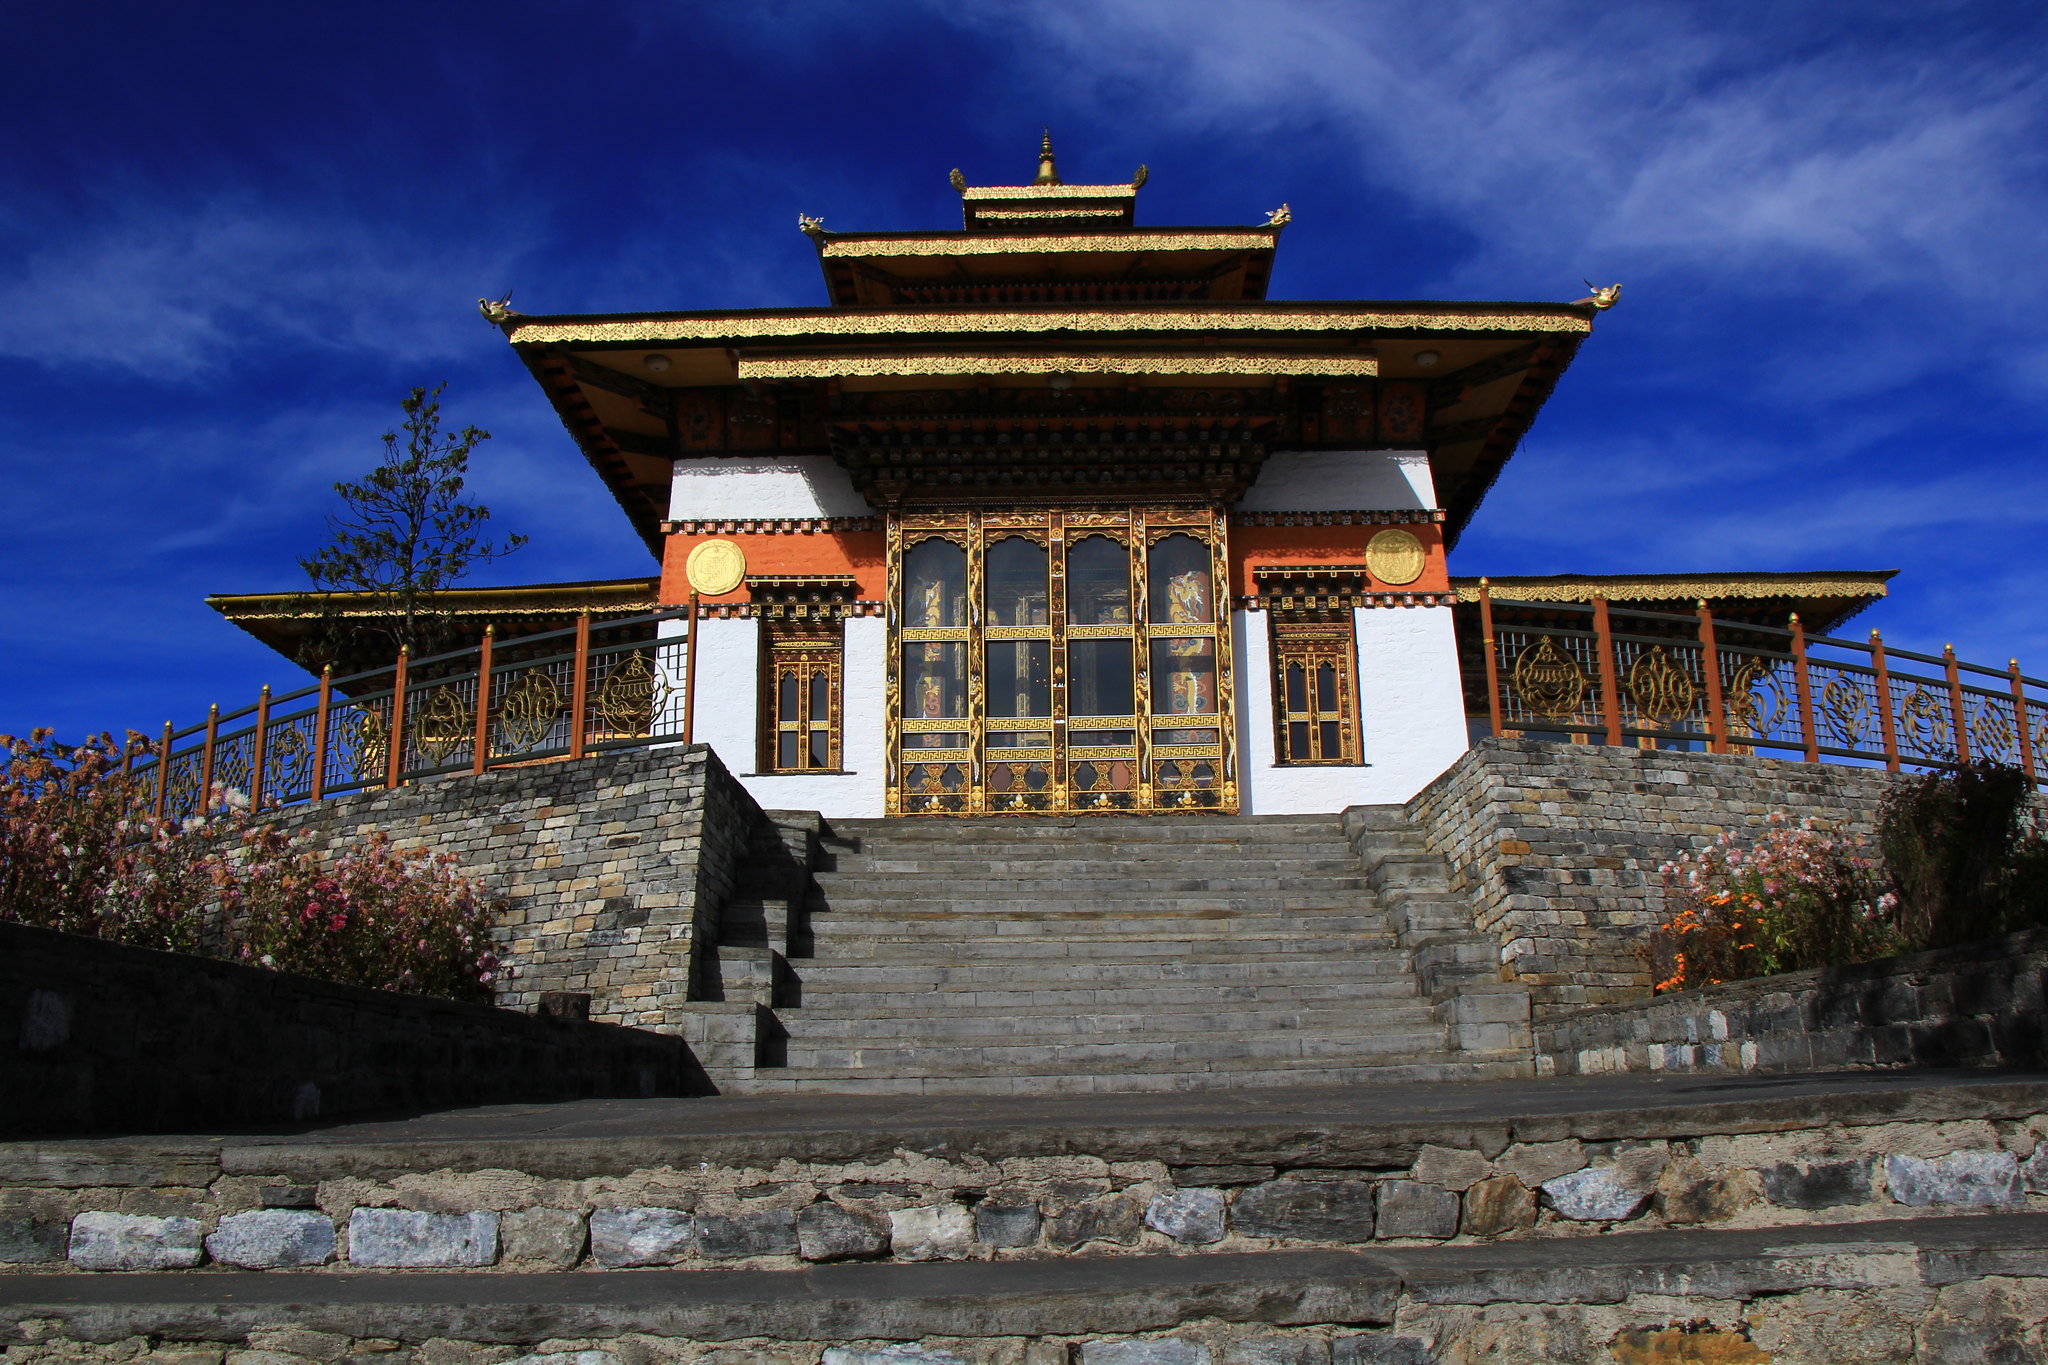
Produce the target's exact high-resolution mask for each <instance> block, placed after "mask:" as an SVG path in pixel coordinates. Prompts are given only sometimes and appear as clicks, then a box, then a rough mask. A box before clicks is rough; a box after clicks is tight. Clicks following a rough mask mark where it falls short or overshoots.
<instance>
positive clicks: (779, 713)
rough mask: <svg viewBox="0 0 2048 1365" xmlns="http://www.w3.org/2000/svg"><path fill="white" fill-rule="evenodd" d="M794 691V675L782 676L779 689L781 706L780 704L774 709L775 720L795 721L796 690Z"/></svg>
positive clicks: (795, 682)
mask: <svg viewBox="0 0 2048 1365" xmlns="http://www.w3.org/2000/svg"><path fill="white" fill-rule="evenodd" d="M796 689H797V681H796V674H794V673H784V674H783V675H782V686H781V688H780V692H781V704H780V705H779V706H777V707H776V715H775V718H776V719H777V720H795V719H796V718H797V709H796V703H797V690H796Z"/></svg>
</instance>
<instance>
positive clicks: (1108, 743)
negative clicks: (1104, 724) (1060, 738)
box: [1067, 730, 1137, 749]
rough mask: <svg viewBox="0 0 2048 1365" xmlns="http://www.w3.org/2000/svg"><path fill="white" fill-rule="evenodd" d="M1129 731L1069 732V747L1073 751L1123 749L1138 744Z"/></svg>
mask: <svg viewBox="0 0 2048 1365" xmlns="http://www.w3.org/2000/svg"><path fill="white" fill-rule="evenodd" d="M1132 734H1133V732H1132V731H1129V730H1069V731H1067V747H1069V748H1072V749H1121V748H1124V747H1126V746H1128V745H1132V744H1135V743H1137V740H1136V739H1134V738H1133V737H1132Z"/></svg>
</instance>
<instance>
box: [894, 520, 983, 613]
mask: <svg viewBox="0 0 2048 1365" xmlns="http://www.w3.org/2000/svg"><path fill="white" fill-rule="evenodd" d="M903 580H904V583H903V624H904V625H905V626H908V627H913V628H915V627H932V626H964V625H966V624H967V610H966V603H967V551H965V550H963V549H961V548H960V547H959V546H958V545H955V544H954V543H953V542H952V541H950V540H923V541H919V542H918V543H917V544H915V545H913V546H911V547H910V553H909V554H907V555H905V556H904V557H903Z"/></svg>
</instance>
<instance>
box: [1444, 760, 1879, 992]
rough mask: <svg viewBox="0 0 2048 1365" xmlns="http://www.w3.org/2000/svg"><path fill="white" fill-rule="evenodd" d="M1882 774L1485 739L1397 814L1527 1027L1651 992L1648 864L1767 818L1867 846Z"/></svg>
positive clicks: (1654, 886) (1658, 911) (1659, 898)
mask: <svg viewBox="0 0 2048 1365" xmlns="http://www.w3.org/2000/svg"><path fill="white" fill-rule="evenodd" d="M1893 780H1895V779H1893V778H1891V777H1890V776H1889V775H1888V774H1886V773H1884V772H1881V771H1877V770H1873V769H1868V768H1849V767H1841V766H1837V765H1829V764H1814V763H1796V762H1784V761H1780V760H1776V759H1764V758H1750V757H1744V756H1739V755H1718V754H1702V753H1678V752H1672V751H1668V750H1651V749H1634V748H1616V747H1610V746H1607V745H1597V744H1551V743H1544V742H1542V741H1538V740H1527V739H1487V740H1482V741H1480V742H1479V743H1478V744H1476V745H1474V746H1473V748H1472V749H1471V750H1469V751H1468V752H1467V753H1466V754H1465V755H1464V756H1463V757H1462V758H1460V759H1459V760H1458V761H1457V762H1456V763H1455V764H1453V765H1452V766H1451V767H1450V768H1449V769H1448V770H1446V771H1445V772H1444V774H1443V775H1442V776H1441V777H1439V778H1437V780H1436V781H1435V782H1432V783H1431V784H1430V785H1429V786H1428V787H1426V788H1425V789H1423V791H1422V792H1420V793H1419V794H1418V795H1416V796H1415V798H1414V799H1413V800H1411V801H1410V802H1409V803H1408V814H1409V817H1410V819H1412V820H1413V821H1414V822H1415V823H1416V825H1417V826H1418V827H1419V828H1421V829H1422V831H1423V833H1424V837H1425V839H1426V840H1427V842H1428V844H1429V847H1430V848H1432V849H1433V850H1435V851H1436V852H1438V853H1440V854H1442V855H1443V857H1444V859H1445V861H1446V862H1447V863H1449V865H1450V868H1451V885H1452V889H1453V890H1456V891H1462V892H1464V893H1465V894H1467V895H1470V896H1471V897H1472V898H1473V901H1474V903H1475V908H1476V910H1477V921H1478V927H1479V928H1480V929H1481V930H1482V931H1483V932H1488V933H1491V934H1493V935H1495V936H1496V937H1497V939H1498V940H1499V943H1500V953H1501V959H1500V960H1501V965H1502V969H1503V973H1504V975H1506V976H1507V977H1509V979H1514V980H1519V981H1520V982H1522V983H1523V984H1524V985H1526V986H1527V987H1528V988H1529V991H1530V996H1531V1001H1532V1006H1533V1008H1534V1011H1535V1013H1536V1015H1537V1017H1539V1018H1541V1017H1543V1016H1545V1015H1547V1014H1552V1013H1556V1012H1557V1011H1560V1010H1570V1009H1576V1008H1582V1007H1585V1006H1590V1005H1605V1004H1612V1003H1615V1002H1618V1001H1624V1000H1631V999H1637V998H1640V997H1641V996H1644V995H1646V994H1648V990H1649V984H1650V982H1649V973H1648V972H1647V970H1646V969H1645V968H1644V966H1643V963H1642V961H1641V959H1640V958H1639V956H1638V955H1637V944H1638V943H1639V942H1640V940H1641V936H1642V935H1643V933H1644V932H1645V931H1646V930H1647V928H1648V927H1649V926H1650V925H1651V924H1653V923H1654V922H1656V921H1657V920H1658V919H1660V918H1661V917H1662V915H1663V912H1664V892H1663V884H1662V879H1661V877H1660V875H1659V873H1658V868H1659V867H1660V866H1661V865H1662V864H1663V863H1665V862H1666V861H1668V860H1669V859H1671V858H1672V857H1674V856H1676V855H1677V854H1679V853H1680V852H1683V851H1684V850H1686V849H1689V848H1696V847H1701V846H1703V845H1705V844H1706V843H1708V842H1709V841H1711V840H1712V839H1713V838H1714V836H1715V835H1717V834H1719V833H1721V832H1722V831H1723V830H1730V829H1753V828H1755V827H1757V826H1760V825H1761V824H1762V823H1763V822H1764V820H1765V819H1766V817H1768V816H1769V815H1770V813H1771V812H1773V811H1782V812H1784V813H1785V814H1787V815H1789V816H1793V817H1802V816H1812V817H1813V818H1814V819H1815V821H1816V822H1817V823H1820V824H1822V825H1825V826H1827V827H1829V828H1834V829H1840V830H1844V831H1847V832H1849V833H1851V834H1859V835H1863V836H1866V837H1868V836H1869V835H1870V834H1871V833H1872V832H1873V829H1874V824H1875V820H1876V817H1877V809H1878V804H1879V801H1880V800H1881V798H1882V796H1883V794H1884V791H1885V789H1886V787H1887V785H1888V784H1889V783H1890V782H1892V781H1893Z"/></svg>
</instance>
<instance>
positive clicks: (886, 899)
mask: <svg viewBox="0 0 2048 1365" xmlns="http://www.w3.org/2000/svg"><path fill="white" fill-rule="evenodd" d="M962 907H976V908H981V907H985V908H986V909H987V910H988V912H990V913H993V914H1001V915H1012V914H1017V913H1019V912H1024V913H1028V912H1030V911H1032V910H1033V909H1034V908H1037V909H1040V910H1041V911H1053V910H1055V909H1056V910H1059V911H1065V912H1072V913H1085V914H1095V915H1110V914H1125V915H1129V914H1134V913H1144V914H1163V915H1196V914H1211V915H1244V914H1261V913H1266V914H1274V913H1302V912H1313V911H1327V912H1331V913H1335V912H1339V911H1344V912H1349V913H1353V914H1356V913H1358V911H1359V910H1360V909H1361V908H1363V907H1370V908H1372V909H1373V910H1375V911H1377V910H1378V906H1377V905H1375V904H1374V903H1373V901H1372V899H1371V897H1370V896H1368V895H1366V893H1364V892H1362V891H1361V892H1355V893H1352V894H1349V895H1347V894H1345V893H1344V892H1341V891H1339V892H1336V893H1334V894H1332V893H1319V892H1317V891H1315V890H1314V889H1308V890H1303V891H1301V892H1299V893H1297V894H1292V895H1290V894H1286V893H1284V892H1279V891H1274V890H1261V891H1239V892H1230V891H1194V890H1189V891H1183V892H1181V893H1179V894H1178V895H1175V894H1171V893H1168V892H1163V891H1158V890H1151V891H1143V890H1140V891H1133V892H1132V893H1131V894H1129V895H1105V894H1102V893H1101V892H1096V893H1095V894H1092V895H1086V894H1081V893H1080V892H1079V891H1077V890H1076V889H1074V888H1068V887H1061V886H1058V885H1052V884H1049V885H1046V886H1041V887H1032V888H1025V887H1018V888H1016V889H1014V890H1012V889H1009V888H1004V889H1002V890H995V891H992V890H989V889H987V888H985V887H972V886H970V887H961V888H958V889H957V890H956V889H953V888H950V887H946V888H940V887H925V886H919V885H916V884H915V883H909V882H906V883H905V884H902V885H899V886H898V887H897V888H896V890H895V891H894V892H882V893H879V894H870V895H865V896H853V895H832V896H828V897H826V898H825V899H823V900H822V901H820V902H814V903H813V904H812V906H811V910H812V913H813V914H814V915H818V914H828V915H860V914H863V913H869V912H873V911H885V912H890V913H895V912H900V911H903V910H932V911H954V912H956V913H957V912H958V910H959V909H960V908H962ZM1382 919H1383V917H1382ZM1383 922H1384V921H1383Z"/></svg>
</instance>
